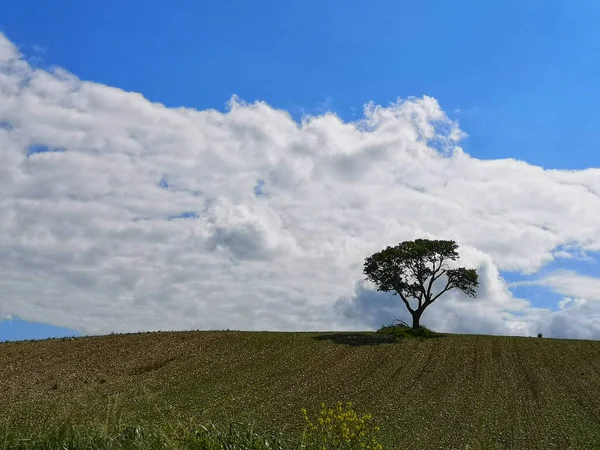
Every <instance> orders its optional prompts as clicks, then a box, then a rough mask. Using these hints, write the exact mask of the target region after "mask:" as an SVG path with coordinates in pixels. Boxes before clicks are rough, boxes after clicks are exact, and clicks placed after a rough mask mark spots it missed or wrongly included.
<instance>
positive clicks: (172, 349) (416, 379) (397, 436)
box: [0, 331, 600, 449]
mask: <svg viewBox="0 0 600 450" xmlns="http://www.w3.org/2000/svg"><path fill="white" fill-rule="evenodd" d="M115 399H116V401H117V407H119V406H120V408H121V411H122V412H123V414H124V417H125V418H126V419H131V420H137V419H140V420H143V419H146V420H151V419H152V418H154V417H156V416H157V414H158V413H161V414H162V413H164V412H165V411H171V412H172V413H173V414H181V415H182V416H183V417H192V416H193V417H202V418H205V419H213V420H217V421H219V420H225V415H228V417H233V418H235V419H239V420H241V421H246V422H249V421H251V420H256V421H257V422H258V424H259V425H262V426H264V427H267V428H269V427H280V426H282V425H283V424H285V423H289V424H292V425H294V426H296V427H297V428H298V429H299V427H301V426H302V425H303V422H302V417H301V414H300V412H299V410H300V408H301V407H306V408H307V409H308V411H309V415H310V416H311V417H315V415H316V413H317V411H318V409H319V407H320V403H321V402H325V403H326V404H327V405H333V404H334V403H335V402H336V401H338V400H341V401H343V402H346V401H352V402H353V403H354V407H355V409H356V410H357V412H359V413H360V412H363V411H366V412H370V413H372V414H373V417H374V420H375V421H376V422H379V423H380V424H381V427H382V434H381V441H382V443H383V444H384V445H386V444H387V446H388V448H389V447H391V446H393V447H394V448H399V447H402V448H426V449H434V448H465V446H466V444H467V443H470V444H471V448H473V446H475V448H477V447H478V446H480V445H483V446H484V448H521V449H524V448H540V449H541V448H544V449H547V448H600V342H596V341H578V340H558V339H545V338H544V339H538V338H518V337H499V336H464V335H450V336H447V337H442V338H437V339H427V340H423V341H421V340H419V339H410V340H405V341H402V342H396V343H390V342H388V341H382V340H381V336H380V335H376V334H375V333H364V334H357V333H274V332H225V331H223V332H220V331H207V332H168V333H167V332H162V333H142V334H130V335H111V336H101V337H85V338H75V339H59V340H46V341H28V342H10V343H1V344H0V405H2V408H0V427H2V428H4V426H5V425H6V424H8V423H9V422H10V423H11V425H10V426H11V427H13V428H14V427H25V426H26V423H27V421H28V420H29V421H30V422H31V423H34V424H36V426H38V425H41V424H42V423H44V420H45V421H46V422H45V423H49V424H52V423H55V422H56V421H58V420H59V419H60V417H61V414H65V415H66V414H69V415H70V416H71V417H72V418H74V419H75V420H76V421H78V422H82V423H84V422H88V421H98V420H104V419H105V418H106V414H107V410H108V409H109V408H110V407H111V405H113V402H114V401H115ZM57 405H58V409H56V408H57ZM25 418H27V420H25Z"/></svg>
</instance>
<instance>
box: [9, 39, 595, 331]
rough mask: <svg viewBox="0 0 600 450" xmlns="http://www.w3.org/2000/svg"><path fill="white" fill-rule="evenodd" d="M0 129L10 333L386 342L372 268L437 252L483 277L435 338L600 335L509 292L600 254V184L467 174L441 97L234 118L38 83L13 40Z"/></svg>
mask: <svg viewBox="0 0 600 450" xmlns="http://www.w3.org/2000/svg"><path fill="white" fill-rule="evenodd" d="M0 124H4V125H3V126H0V192H1V193H2V195H1V196H0V299H2V301H1V302H0V316H2V315H7V314H12V315H14V316H19V317H22V318H24V319H27V320H33V321H44V322H49V323H52V324H54V325H58V326H63V327H69V328H75V329H78V330H81V331H82V332H84V333H92V334H95V333H107V332H110V331H137V330H150V329H190V328H193V329H197V328H199V329H206V328H238V329H275V330H314V329H320V330H326V329H348V328H364V327H365V326H372V327H377V326H379V325H380V323H376V321H377V320H379V319H381V320H383V319H384V317H383V316H382V313H381V311H382V309H381V308H382V307H380V306H377V307H375V306H368V302H367V299H370V298H378V299H379V300H381V297H380V295H381V294H377V293H374V292H373V291H372V290H365V288H364V287H361V283H360V282H359V280H362V279H363V278H364V277H363V275H362V264H363V261H364V258H365V257H366V256H368V255H370V254H371V253H373V252H375V251H378V250H380V249H382V248H383V247H385V246H387V245H394V244H396V243H398V242H400V241H402V240H406V239H414V238H417V237H433V238H445V239H448V238H449V239H456V240H458V241H459V243H460V244H461V246H462V254H463V262H464V264H465V265H471V266H473V267H478V268H479V269H480V273H481V278H482V288H481V291H480V295H479V298H478V299H476V300H473V299H465V298H462V297H460V296H457V295H455V294H452V295H450V296H448V298H447V299H440V301H439V305H438V303H436V305H434V306H432V307H431V308H430V309H431V311H427V312H426V313H425V316H424V317H423V320H424V321H425V323H427V324H431V325H432V327H433V328H436V327H437V328H439V329H443V330H445V331H457V332H458V331H467V332H482V333H484V332H493V333H497V334H502V333H512V334H535V333H537V331H538V328H539V327H541V326H547V327H550V326H551V325H550V323H551V319H552V318H554V319H552V320H554V321H555V322H556V321H558V320H559V319H556V318H557V317H562V316H560V315H559V314H563V313H566V312H568V313H569V314H571V315H572V316H573V320H572V323H574V324H575V325H576V326H581V327H587V328H585V330H584V331H581V332H582V333H583V332H585V333H588V334H589V335H593V333H597V330H599V329H600V327H598V325H597V321H593V320H590V319H587V318H584V317H579V316H578V314H579V312H580V311H583V309H582V308H583V307H582V306H581V304H580V303H578V304H572V305H566V306H565V308H566V309H565V310H564V311H559V312H551V311H546V310H540V309H536V308H531V307H530V306H529V304H528V303H527V302H526V301H524V300H520V299H515V298H513V297H512V295H511V294H510V292H509V291H508V288H507V286H506V284H505V283H504V282H503V281H502V280H501V279H500V278H499V277H498V270H518V271H522V272H524V273H535V272H536V271H537V270H539V268H540V267H542V265H544V264H545V263H547V262H549V261H551V260H552V259H553V258H554V256H553V252H555V251H560V250H558V248H559V247H560V246H565V245H567V244H572V245H575V247H576V248H579V249H580V250H581V251H586V250H588V251H593V250H598V249H600V233H599V231H600V181H599V180H600V170H598V169H588V170H585V171H556V170H553V171H546V170H544V169H542V168H540V167H536V166H531V165H528V164H526V163H524V162H520V161H515V160H495V161H482V160H478V159H475V158H471V157H470V156H469V155H468V154H466V153H464V152H463V151H462V150H461V149H460V148H459V147H457V143H458V141H459V140H460V139H461V138H462V137H464V133H463V132H462V131H461V130H460V129H459V127H458V124H457V123H455V122H452V121H451V120H449V119H448V118H447V117H446V115H445V114H444V112H443V111H442V109H441V108H440V106H439V105H438V103H437V101H436V100H435V99H433V98H430V97H423V98H411V99H408V100H405V101H398V102H396V103H393V104H391V105H389V106H387V107H382V106H378V105H374V104H367V106H366V107H365V111H364V118H363V119H362V120H360V121H357V122H352V123H348V122H344V121H342V120H341V119H339V118H338V117H337V116H335V115H334V114H323V115H320V116H314V117H305V118H304V120H303V121H302V123H301V124H298V123H295V122H294V121H293V120H292V119H291V118H290V116H289V114H288V113H287V112H285V111H280V110H276V109H274V108H272V107H270V106H269V105H267V104H265V103H261V102H258V103H254V104H245V103H243V102H242V101H240V100H239V99H237V98H235V97H233V98H232V101H231V103H230V109H229V111H228V112H226V113H221V112H218V111H214V110H206V111H197V110H194V109H187V108H166V107H164V106H163V105H160V104H157V103H151V102H149V101H148V100H146V99H145V98H144V97H143V96H141V95H140V94H137V93H132V92H124V91H122V90H120V89H117V88H113V87H109V86H104V85H101V84H97V83H92V82H87V81H81V80H79V79H78V78H77V77H76V76H75V75H72V74H69V73H67V72H65V71H64V70H61V69H54V70H53V71H51V72H49V71H44V70H40V69H36V68H33V67H31V66H30V65H29V64H28V63H27V62H26V61H24V60H23V59H22V57H21V56H20V55H19V53H18V51H17V50H16V48H15V46H14V45H13V44H12V43H10V42H9V41H8V40H7V39H6V38H5V37H4V36H3V35H0ZM32 145H38V146H39V145H42V146H46V147H48V148H52V149H57V150H61V151H60V152H53V153H37V154H33V155H31V156H29V157H28V156H27V151H28V149H29V147H30V146H32ZM436 149H440V150H439V151H438V150H436ZM258 179H262V180H264V186H263V187H262V191H263V192H264V193H265V195H264V196H261V197H256V196H255V195H254V187H255V185H256V183H257V180H258ZM192 215H196V216H197V218H190V216H192ZM186 216H187V217H188V218H185V217H186ZM563 251H564V250H563ZM357 282H359V283H358V284H357ZM339 299H349V300H339ZM394 300H395V299H394ZM592 300H593V298H592V297H590V299H588V300H585V301H586V302H588V303H586V305H592V306H590V307H591V308H593V307H595V306H594V305H595V304H592V303H589V302H591V301H592ZM382 301H384V300H382ZM384 302H385V301H384ZM336 305H337V306H336ZM373 305H375V304H373ZM334 306H335V307H334ZM383 308H384V309H383V310H385V305H384V306H383ZM389 308H393V306H392V305H391V304H390V306H389ZM352 309H354V310H355V313H356V311H357V310H358V311H362V312H361V313H360V314H358V315H357V314H354V315H353V314H352V313H351V310H352ZM565 311H566V312H565ZM342 313H343V314H342ZM389 313H390V314H396V312H395V311H394V310H392V309H390V310H389ZM391 318H393V317H392V316H390V320H391ZM557 323H558V322H557ZM575 325H574V326H575ZM548 329H550V328H548ZM576 332H578V331H573V332H572V333H576ZM573 335H575V334H573Z"/></svg>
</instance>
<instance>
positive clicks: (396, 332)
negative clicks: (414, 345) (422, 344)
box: [377, 325, 446, 339]
mask: <svg viewBox="0 0 600 450" xmlns="http://www.w3.org/2000/svg"><path fill="white" fill-rule="evenodd" d="M377 333H379V334H385V335H389V336H396V337H399V338H416V337H418V338H424V339H428V338H439V337H443V336H446V334H443V333H436V332H435V331H432V330H430V329H429V328H427V327H418V328H406V327H399V326H394V325H392V326H386V327H381V328H380V329H379V330H377Z"/></svg>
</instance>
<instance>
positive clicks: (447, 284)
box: [425, 280, 456, 305]
mask: <svg viewBox="0 0 600 450" xmlns="http://www.w3.org/2000/svg"><path fill="white" fill-rule="evenodd" d="M454 287H456V286H454V285H453V284H452V282H451V281H450V280H448V282H447V283H446V287H445V288H444V289H443V290H442V292H440V293H439V294H438V295H436V296H435V297H433V298H432V299H431V300H430V301H428V302H425V303H427V305H431V304H432V303H433V302H435V301H436V300H437V298H438V297H439V296H440V295H442V294H443V293H444V292H448V291H449V290H450V289H452V288H454Z"/></svg>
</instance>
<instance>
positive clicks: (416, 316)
mask: <svg viewBox="0 0 600 450" xmlns="http://www.w3.org/2000/svg"><path fill="white" fill-rule="evenodd" d="M421 314H423V310H420V311H419V310H417V311H415V312H413V313H412V318H413V326H412V327H413V330H415V329H417V328H419V327H420V326H421V324H420V323H419V320H420V319H421Z"/></svg>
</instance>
